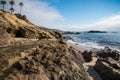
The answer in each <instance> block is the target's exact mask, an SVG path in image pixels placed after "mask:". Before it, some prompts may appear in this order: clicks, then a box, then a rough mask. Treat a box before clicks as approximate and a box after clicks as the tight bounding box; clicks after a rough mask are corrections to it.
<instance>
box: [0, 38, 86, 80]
mask: <svg viewBox="0 0 120 80" xmlns="http://www.w3.org/2000/svg"><path fill="white" fill-rule="evenodd" d="M28 43H29V44H28ZM0 51H1V52H0V65H1V66H0V80H88V76H87V75H86V72H85V70H84V68H83V65H82V63H83V60H82V56H81V54H80V53H79V52H78V51H77V50H75V49H74V48H72V47H70V48H68V46H67V45H66V43H65V42H64V41H63V40H46V39H44V40H40V41H33V42H28V41H26V42H25V43H23V44H18V45H16V44H14V45H12V46H9V47H5V48H0Z"/></svg>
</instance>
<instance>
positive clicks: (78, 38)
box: [65, 32, 120, 51]
mask: <svg viewBox="0 0 120 80" xmlns="http://www.w3.org/2000/svg"><path fill="white" fill-rule="evenodd" d="M65 36H69V37H71V38H72V39H73V41H74V42H77V43H80V44H81V45H83V46H88V47H92V48H98V49H101V48H104V47H105V46H108V47H110V48H114V49H118V50H119V51H120V32H108V33H87V32H82V33H81V34H67V35H65ZM69 41H72V40H69Z"/></svg>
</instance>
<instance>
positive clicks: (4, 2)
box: [0, 0, 7, 10]
mask: <svg viewBox="0 0 120 80" xmlns="http://www.w3.org/2000/svg"><path fill="white" fill-rule="evenodd" d="M0 4H2V5H3V10H4V7H5V5H6V4H7V3H6V1H3V0H2V1H1V3H0Z"/></svg>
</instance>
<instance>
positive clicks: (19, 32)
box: [0, 11, 61, 39]
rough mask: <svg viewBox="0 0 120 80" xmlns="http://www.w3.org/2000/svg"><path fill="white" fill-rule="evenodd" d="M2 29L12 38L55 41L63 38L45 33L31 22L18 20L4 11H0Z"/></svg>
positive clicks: (51, 32) (50, 32) (51, 33)
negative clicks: (49, 39)
mask: <svg viewBox="0 0 120 80" xmlns="http://www.w3.org/2000/svg"><path fill="white" fill-rule="evenodd" d="M0 27H2V28H3V29H4V30H5V31H6V32H8V33H9V34H10V35H11V36H12V37H23V38H34V39H44V38H52V39H53V38H58V37H61V34H60V33H58V34H57V36H55V35H54V34H55V32H53V31H45V30H43V29H40V28H39V27H37V26H36V25H34V24H32V23H31V22H29V21H24V20H22V19H18V18H17V17H16V16H15V15H13V14H10V13H8V12H3V11H0Z"/></svg>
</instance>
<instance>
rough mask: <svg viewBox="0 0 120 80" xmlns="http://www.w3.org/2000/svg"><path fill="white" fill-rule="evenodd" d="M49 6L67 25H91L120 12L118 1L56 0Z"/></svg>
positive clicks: (119, 0)
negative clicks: (61, 16) (63, 18)
mask: <svg viewBox="0 0 120 80" xmlns="http://www.w3.org/2000/svg"><path fill="white" fill-rule="evenodd" d="M46 1H48V0H46ZM49 1H50V0H49ZM51 1H52V0H51ZM51 5H52V6H54V7H55V8H56V9H57V10H59V12H60V13H61V15H63V16H64V17H65V19H66V22H65V23H68V24H69V23H73V24H79V23H81V24H83V23H85V24H86V23H91V22H94V21H96V20H97V19H99V18H102V17H106V16H111V15H112V14H116V13H118V12H119V11H120V0H58V1H52V2H51Z"/></svg>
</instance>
